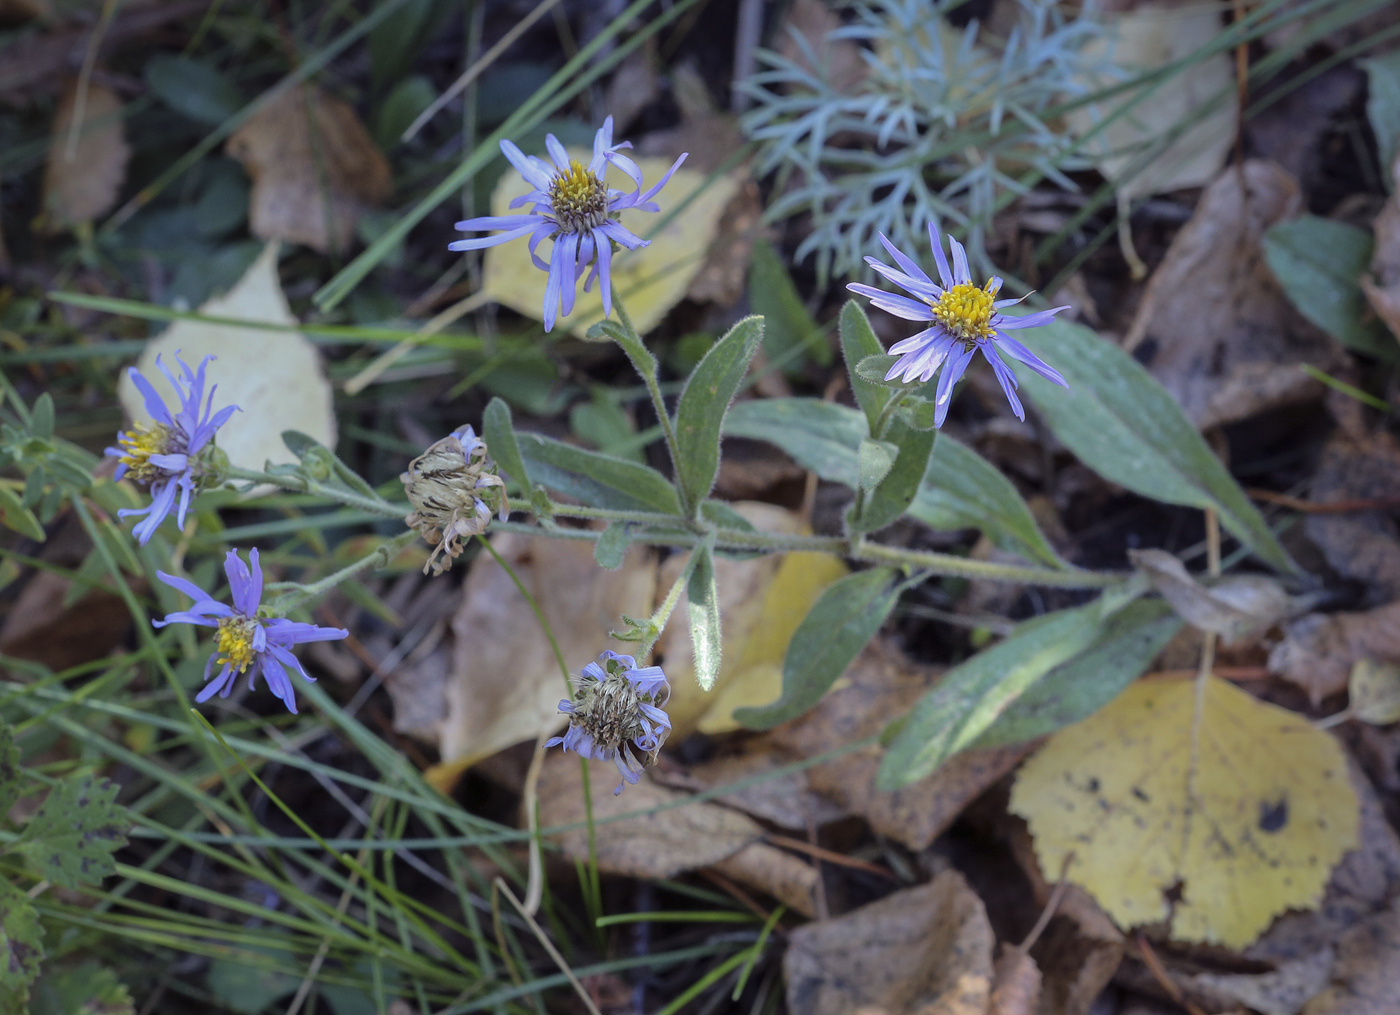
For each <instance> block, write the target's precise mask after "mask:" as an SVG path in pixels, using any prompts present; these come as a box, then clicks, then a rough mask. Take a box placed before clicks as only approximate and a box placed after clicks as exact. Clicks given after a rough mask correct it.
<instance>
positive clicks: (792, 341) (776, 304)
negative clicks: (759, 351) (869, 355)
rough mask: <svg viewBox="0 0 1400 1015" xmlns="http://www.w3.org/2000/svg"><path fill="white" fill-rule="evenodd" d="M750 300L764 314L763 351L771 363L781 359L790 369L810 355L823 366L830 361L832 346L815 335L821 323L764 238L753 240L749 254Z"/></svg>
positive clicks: (775, 252) (755, 308)
mask: <svg viewBox="0 0 1400 1015" xmlns="http://www.w3.org/2000/svg"><path fill="white" fill-rule="evenodd" d="M749 303H750V304H752V305H753V310H754V313H756V314H758V315H759V316H761V317H762V318H763V321H764V324H763V351H764V354H765V355H766V356H767V357H768V360H769V362H770V363H779V362H781V363H782V364H783V365H784V367H785V368H787V369H788V370H789V371H792V370H794V369H795V368H800V367H801V366H802V365H803V364H804V363H805V362H806V359H807V356H808V355H810V356H811V357H812V359H814V360H816V361H817V362H818V363H820V364H821V365H822V366H830V365H831V346H829V345H828V344H827V343H826V342H824V341H822V340H821V339H820V338H819V337H818V336H819V335H820V334H821V331H822V327H821V325H820V324H818V323H817V322H816V321H815V320H813V319H812V314H811V312H810V311H808V309H807V307H806V305H805V304H804V303H803V302H802V297H801V295H799V294H798V292H797V287H796V286H795V285H793V283H792V276H791V275H789V274H788V270H787V267H786V266H785V265H784V264H783V261H782V258H780V257H779V256H778V252H777V251H776V250H774V249H773V245H772V244H771V243H769V242H768V241H767V240H757V241H755V243H754V245H753V253H752V255H751V256H750V258H749Z"/></svg>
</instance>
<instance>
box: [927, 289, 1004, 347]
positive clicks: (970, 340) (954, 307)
mask: <svg viewBox="0 0 1400 1015" xmlns="http://www.w3.org/2000/svg"><path fill="white" fill-rule="evenodd" d="M1000 289H1001V283H1000V282H999V281H997V280H996V279H994V278H989V279H987V284H986V285H985V286H975V285H973V284H972V283H971V282H961V283H959V284H958V285H955V286H953V288H951V289H945V290H944V291H943V295H942V296H940V297H938V299H936V300H933V301H931V302H930V303H929V307H930V308H931V309H932V310H933V319H934V320H935V321H937V322H938V323H939V324H941V325H943V327H945V328H947V329H948V330H949V331H950V332H952V333H953V335H955V336H956V337H957V338H959V339H961V340H962V341H963V343H964V344H966V345H975V344H976V343H977V342H980V341H981V340H982V339H984V338H991V337H992V335H993V334H994V329H993V328H992V317H993V316H994V315H995V314H996V295H997V292H998V291H999V290H1000Z"/></svg>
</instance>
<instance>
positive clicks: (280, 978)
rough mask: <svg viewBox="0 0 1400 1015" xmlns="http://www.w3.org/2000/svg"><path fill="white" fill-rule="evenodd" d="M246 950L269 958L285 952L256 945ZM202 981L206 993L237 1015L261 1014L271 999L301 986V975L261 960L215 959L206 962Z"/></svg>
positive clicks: (282, 995) (278, 956)
mask: <svg viewBox="0 0 1400 1015" xmlns="http://www.w3.org/2000/svg"><path fill="white" fill-rule="evenodd" d="M246 951H248V952H250V953H253V954H254V955H258V956H267V957H268V958H274V957H275V958H283V957H284V956H285V953H284V952H279V951H275V950H274V949H271V948H261V947H258V946H256V945H254V946H251V947H249V948H247V949H246ZM205 984H206V985H207V986H208V988H209V993H211V994H213V995H214V996H215V997H216V998H218V999H219V1000H220V1001H222V1002H223V1003H224V1004H225V1005H227V1006H228V1007H229V1008H231V1009H233V1010H234V1011H236V1012H239V1013H240V1015H260V1013H261V1012H262V1011H264V1010H266V1008H267V1006H268V1005H270V1004H272V1002H273V1001H276V1000H277V999H278V998H279V997H286V996H287V995H288V994H290V993H291V992H292V991H294V990H296V989H297V988H298V987H299V986H301V978H300V977H298V976H293V975H292V974H291V973H284V972H282V971H281V970H279V969H269V968H268V967H267V965H265V964H261V963H260V964H258V965H253V964H252V963H243V962H238V961H236V960H234V959H215V960H214V961H213V962H211V963H209V972H208V974H207V978H206V979H205Z"/></svg>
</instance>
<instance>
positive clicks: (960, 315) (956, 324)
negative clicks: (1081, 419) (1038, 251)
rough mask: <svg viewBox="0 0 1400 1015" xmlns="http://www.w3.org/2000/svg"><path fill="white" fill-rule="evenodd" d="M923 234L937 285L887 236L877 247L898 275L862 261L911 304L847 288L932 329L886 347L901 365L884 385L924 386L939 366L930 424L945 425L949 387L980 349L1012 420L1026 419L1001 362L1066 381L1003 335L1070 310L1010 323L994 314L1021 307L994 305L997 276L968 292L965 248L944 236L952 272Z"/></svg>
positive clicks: (932, 232)
mask: <svg viewBox="0 0 1400 1015" xmlns="http://www.w3.org/2000/svg"><path fill="white" fill-rule="evenodd" d="M928 235H929V240H930V241H931V242H932V244H933V260H934V263H935V264H937V266H938V277H939V280H940V281H941V283H942V284H941V285H940V284H939V282H935V281H934V280H933V279H931V278H929V277H928V276H927V275H926V274H924V271H923V269H922V268H920V267H919V266H918V265H917V264H915V263H914V261H913V259H912V258H910V257H909V256H908V255H906V254H905V253H904V252H903V251H901V250H899V249H898V248H896V247H895V245H894V244H893V243H891V242H890V241H889V240H888V239H886V238H885V234H884V233H881V234H880V242H881V243H883V244H884V245H885V249H886V250H888V251H889V252H890V256H891V257H893V258H894V260H895V263H896V264H898V265H899V268H897V269H896V268H891V267H890V266H889V265H888V264H885V263H883V262H882V261H877V260H876V259H875V258H873V257H867V258H866V259H865V263H866V264H868V265H870V267H872V268H874V269H875V270H876V271H878V272H879V273H880V274H881V275H884V276H885V277H886V278H887V279H889V280H890V281H891V282H893V283H894V284H895V285H897V286H899V287H900V288H902V289H904V290H906V291H907V292H910V293H912V294H913V295H914V297H915V298H914V299H910V298H909V297H908V296H900V295H899V294H897V293H890V292H885V291H884V290H883V289H876V288H875V287H874V286H868V285H861V284H860V283H859V282H852V283H851V284H850V285H848V286H846V288H847V289H849V290H851V292H854V293H859V294H860V295H862V296H868V297H869V298H870V302H871V303H873V304H875V306H877V307H879V308H880V309H881V310H885V311H888V312H889V313H891V314H894V315H895V316H896V317H903V318H904V319H905V320H907V321H932V322H933V324H932V326H931V327H929V328H927V329H925V330H924V331H921V332H919V333H918V334H917V335H910V336H909V337H908V338H906V339H904V340H903V341H900V342H896V343H895V344H894V345H892V346H890V352H891V353H892V354H894V355H896V356H899V359H898V360H897V361H896V362H895V364H894V366H892V367H890V371H889V373H887V374H886V375H885V380H887V381H888V380H891V379H893V378H895V377H901V378H902V379H903V380H904V381H913V380H918V381H920V382H927V381H928V380H929V379H930V378H931V377H933V375H934V374H935V373H937V372H938V370H939V368H940V367H941V368H942V370H943V373H942V375H941V376H940V377H939V378H938V388H937V390H936V392H935V395H934V403H935V410H934V425H935V426H942V425H943V420H944V418H945V417H946V416H947V415H948V401H949V399H950V398H951V396H952V394H953V385H955V384H957V383H958V381H959V379H960V378H961V377H962V375H963V373H964V372H965V371H966V370H967V366H968V364H969V363H970V362H971V361H972V356H973V354H974V353H976V352H977V351H978V350H979V349H980V350H981V351H982V355H983V356H984V357H986V360H987V362H988V363H990V364H991V365H992V370H993V372H995V373H996V376H997V380H998V381H1000V382H1001V390H1002V391H1004V392H1006V398H1007V401H1009V402H1010V403H1011V410H1012V411H1013V412H1014V413H1016V418H1017V419H1020V420H1025V418H1026V411H1025V409H1023V408H1022V407H1021V400H1020V399H1019V398H1017V397H1016V388H1017V381H1016V375H1015V374H1014V373H1012V372H1011V367H1010V366H1008V365H1007V363H1006V361H1005V359H1004V358H1003V357H1005V356H1010V357H1011V358H1012V359H1014V360H1019V361H1020V362H1022V363H1024V364H1025V365H1026V366H1028V367H1030V368H1031V369H1032V370H1034V371H1035V372H1036V373H1038V374H1040V376H1041V377H1044V378H1045V379H1046V380H1049V381H1054V382H1055V383H1056V384H1059V385H1061V386H1062V387H1066V388H1067V387H1069V382H1068V381H1066V380H1065V379H1064V377H1062V376H1060V373H1059V371H1057V370H1055V369H1054V368H1052V367H1050V366H1047V365H1046V364H1045V363H1044V362H1043V361H1042V360H1041V359H1040V357H1038V356H1036V354H1035V353H1033V352H1031V351H1030V350H1029V349H1027V348H1026V347H1025V346H1024V345H1022V344H1021V343H1020V342H1018V341H1016V339H1014V338H1012V337H1011V336H1010V335H1008V334H1007V332H1008V331H1014V330H1015V329H1017V328H1035V327H1038V326H1040V325H1042V324H1049V323H1050V322H1051V321H1052V320H1053V319H1054V317H1055V315H1056V314H1058V313H1059V312H1060V311H1061V310H1068V309H1069V307H1055V308H1054V309H1052V310H1040V311H1037V312H1036V313H1034V314H1027V315H1026V316H1024V317H1008V316H1006V315H1005V314H1002V313H999V311H1000V310H1001V309H1002V308H1003V307H1009V306H1013V305H1014V304H1017V303H1020V302H1021V300H999V299H997V298H996V295H997V293H998V292H999V291H1000V290H1001V279H999V278H997V277H996V276H995V275H993V276H992V277H991V278H989V279H987V283H986V285H983V286H976V285H973V283H972V275H971V273H970V272H969V271H968V269H967V252H966V251H964V250H963V246H962V244H961V243H959V242H958V241H957V240H955V239H953V238H952V237H951V236H950V237H948V243H949V245H950V246H951V247H952V249H953V266H952V270H951V271H949V269H948V259H947V258H946V257H944V256H943V244H942V240H941V239H940V238H939V235H938V230H937V229H936V228H935V227H934V225H933V223H932V222H930V223H929V227H928ZM1024 298H1025V297H1022V299H1024Z"/></svg>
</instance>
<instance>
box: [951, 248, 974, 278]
mask: <svg viewBox="0 0 1400 1015" xmlns="http://www.w3.org/2000/svg"><path fill="white" fill-rule="evenodd" d="M948 246H950V247H951V248H952V249H953V278H954V279H956V280H957V281H958V282H959V283H964V282H966V283H968V284H971V282H972V272H971V271H969V270H968V267H967V251H966V250H964V249H963V245H962V244H961V243H959V242H958V241H957V239H956V238H955V237H952V236H949V237H948Z"/></svg>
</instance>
